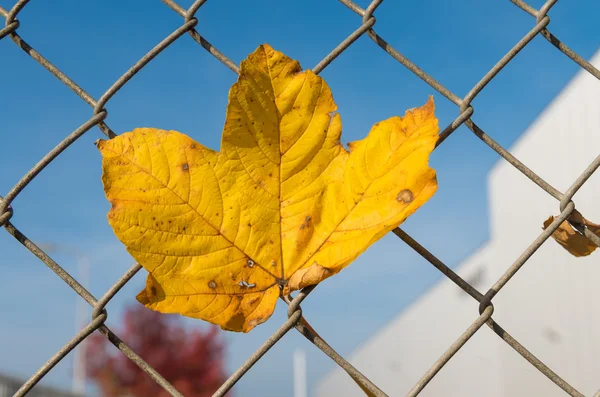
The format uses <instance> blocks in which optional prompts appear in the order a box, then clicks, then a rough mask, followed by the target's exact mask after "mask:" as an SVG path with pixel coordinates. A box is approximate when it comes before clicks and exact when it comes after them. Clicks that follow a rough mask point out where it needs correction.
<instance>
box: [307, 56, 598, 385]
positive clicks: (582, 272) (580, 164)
mask: <svg viewBox="0 0 600 397" xmlns="http://www.w3.org/2000/svg"><path fill="white" fill-rule="evenodd" d="M592 63H594V64H595V65H600V53H598V54H597V55H596V56H595V57H594V58H593V60H592ZM599 94H600V83H599V82H598V81H597V80H596V79H594V78H593V77H592V76H590V75H589V74H588V73H587V72H580V73H579V74H578V75H577V76H576V77H575V78H574V79H573V81H571V83H570V84H569V85H568V86H567V88H565V90H563V92H562V93H561V94H560V95H558V96H557V98H555V100H554V101H553V102H552V103H551V104H550V105H549V106H548V107H547V109H545V110H544V112H543V113H542V114H541V115H540V116H539V117H538V119H537V120H536V121H535V122H534V123H533V124H532V125H531V127H530V128H528V130H527V131H526V133H525V134H524V135H523V136H522V137H521V139H520V140H519V141H518V142H517V143H516V144H515V145H514V147H513V148H511V153H513V154H515V155H516V157H517V158H519V159H520V160H521V161H522V162H523V163H524V164H526V165H527V166H528V167H530V168H531V169H532V170H533V171H534V172H536V173H537V174H538V175H540V176H541V177H542V178H544V179H545V180H546V181H548V182H549V183H550V184H552V185H553V186H554V187H555V188H557V189H558V190H560V191H563V192H564V191H566V190H567V189H568V187H569V186H570V184H571V183H573V182H574V181H575V179H577V177H578V176H579V175H580V174H581V172H583V170H584V169H585V168H586V167H587V166H588V164H589V163H590V162H591V161H593V159H594V158H595V157H596V156H597V155H598V154H600V111H599V109H600V95H599ZM489 198H490V217H491V218H490V228H491V231H490V236H491V240H490V242H489V243H488V244H487V245H486V246H485V247H483V248H482V249H480V250H478V251H477V252H476V253H474V254H473V255H472V256H471V257H470V258H469V259H468V260H466V261H465V262H464V263H463V264H462V265H460V266H459V268H458V271H457V272H458V273H459V274H460V275H461V276H463V277H465V278H466V279H467V280H469V279H472V280H476V281H477V283H478V286H477V288H478V289H479V290H480V291H485V290H487V289H488V288H489V287H491V286H492V285H493V283H494V282H495V281H496V280H497V279H498V278H499V277H500V276H501V275H502V274H503V273H504V272H505V271H506V270H507V269H508V268H509V267H510V265H511V264H512V263H513V262H514V261H515V260H516V259H517V258H518V257H519V255H521V253H522V252H523V251H524V250H525V249H526V248H527V247H528V246H529V244H530V243H531V242H532V241H533V240H534V239H535V238H536V237H537V236H538V235H539V234H540V233H541V232H542V223H543V221H544V220H545V219H546V218H548V216H550V215H557V214H558V213H559V203H558V201H557V200H555V199H554V198H552V197H551V196H549V195H548V194H547V193H546V192H544V191H543V190H542V189H541V188H539V187H538V186H537V185H535V184H533V183H532V182H531V181H530V180H529V179H528V178H526V177H525V176H524V175H522V174H521V173H520V172H519V171H518V170H516V169H515V168H514V167H512V166H510V165H509V164H507V163H506V162H504V161H501V162H499V164H498V166H496V167H495V168H494V169H493V170H492V172H491V173H490V176H489ZM599 199H600V172H599V173H598V174H595V175H593V176H592V178H591V179H590V180H589V182H588V183H587V184H586V185H584V187H583V188H582V189H581V190H580V192H578V194H577V195H576V196H575V198H574V201H575V203H576V206H577V208H578V209H579V210H580V211H581V212H582V213H583V214H584V215H585V216H586V217H588V219H590V220H592V221H594V220H596V221H597V222H598V223H600V206H599V205H597V202H598V200H599ZM598 255H600V254H598V253H596V254H595V255H591V256H589V257H587V258H574V257H572V256H571V255H570V254H569V253H567V252H566V251H565V250H564V249H563V248H562V247H560V246H559V245H558V244H556V243H555V242H554V241H548V242H547V243H546V244H544V245H543V246H542V248H541V249H540V250H539V251H538V252H536V253H535V254H534V255H533V256H532V257H531V259H530V260H529V261H528V262H527V263H526V265H525V266H524V267H523V268H521V269H520V270H519V272H518V273H517V274H516V275H515V276H514V278H513V279H512V280H511V281H510V282H509V283H508V284H507V285H506V287H504V289H503V290H502V291H501V292H500V293H499V294H498V295H497V297H496V298H495V299H494V305H495V308H496V311H495V314H494V319H495V320H496V321H497V322H498V323H499V324H500V325H502V326H503V327H504V328H505V329H506V331H507V332H509V333H510V334H511V335H512V336H513V337H515V338H516V339H517V340H518V341H520V342H521V343H522V344H523V345H524V346H525V347H526V348H527V349H529V350H530V351H531V352H532V353H534V354H535V355H537V357H539V358H540V359H542V360H543V361H544V362H545V363H546V364H547V365H548V366H549V367H550V368H552V369H553V370H555V371H556V372H557V373H558V374H559V375H560V376H562V377H563V378H564V379H565V380H566V381H567V382H569V383H570V384H571V385H573V386H574V387H576V388H577V389H578V390H579V391H580V392H582V393H583V394H585V395H593V394H594V393H595V392H597V391H598V390H599V389H600V383H599V380H600V359H599V357H600V320H599V316H598V314H599V313H600V299H598V298H597V291H598V285H599V284H600V256H598ZM476 317H477V303H476V302H475V301H474V300H473V299H471V298H470V297H468V295H466V294H465V293H464V292H461V291H460V289H459V288H458V287H456V286H455V285H454V284H453V283H452V282H451V281H450V280H448V279H445V278H443V279H441V281H440V282H439V283H438V284H437V285H436V286H434V287H433V288H432V289H431V290H430V291H429V292H427V293H426V294H425V295H424V296H422V297H421V298H419V299H418V300H417V301H416V302H415V303H414V304H413V305H411V306H410V307H409V308H408V309H407V310H405V311H404V312H403V313H401V314H400V316H399V317H397V318H396V319H394V320H393V321H392V322H391V323H390V324H389V325H388V326H386V327H384V328H383V329H382V330H381V331H380V332H379V333H378V334H377V335H376V336H374V337H373V338H372V339H371V340H369V341H368V342H367V343H365V344H364V345H363V346H362V347H360V348H359V349H358V350H357V352H356V353H355V354H353V355H351V356H350V361H351V362H352V363H353V364H354V365H356V367H357V368H358V369H359V370H361V371H362V372H364V373H365V374H366V375H367V376H368V377H369V378H370V379H371V380H373V381H374V382H375V383H376V384H377V385H379V386H380V387H381V388H382V389H383V390H384V391H385V392H386V393H387V394H388V395H393V396H396V395H405V394H406V393H407V392H408V391H409V390H410V388H411V387H413V385H414V384H415V383H416V382H417V381H418V380H419V379H420V377H421V376H422V375H423V374H424V373H425V372H426V371H427V370H428V369H429V367H430V366H431V365H432V364H433V363H434V362H435V360H437V358H439V357H440V356H441V355H442V354H443V353H444V351H445V350H446V349H448V347H450V345H451V344H452V343H453V342H454V341H455V340H456V339H457V338H458V337H459V336H460V334H461V333H462V332H463V331H464V330H466V329H467V327H468V326H469V325H470V324H471V323H472V322H473V321H474V320H475V319H476ZM317 395H318V396H320V397H328V396H334V395H343V396H363V395H364V394H363V393H362V392H361V391H360V389H359V388H358V387H357V386H356V385H355V384H354V383H353V381H352V380H351V379H350V378H349V377H348V376H347V375H346V374H345V373H344V372H343V371H342V370H340V369H337V368H336V369H335V370H334V371H332V373H331V374H330V375H328V376H327V377H326V378H325V379H324V380H323V381H322V382H321V383H320V384H319V385H318V388H317ZM421 395H423V396H461V397H469V396H473V397H474V396H481V395H485V396H511V397H512V396H533V395H535V396H538V395H540V396H541V395H543V396H563V395H564V392H563V391H562V390H560V389H559V388H558V387H557V386H555V385H554V384H553V383H552V382H551V381H550V380H548V379H547V378H546V377H545V376H544V375H542V374H541V373H540V372H539V371H537V370H536V369H535V368H534V367H533V366H531V365H530V364H529V363H528V362H526V361H525V360H524V359H523V358H522V357H521V356H520V355H519V354H518V353H517V352H515V351H514V350H513V349H512V348H511V347H510V346H509V345H507V344H506V343H505V342H503V341H502V340H501V339H500V338H499V337H498V336H497V335H496V334H495V333H493V332H492V331H491V330H490V329H488V328H487V326H485V325H484V327H483V329H482V330H481V331H479V332H477V333H476V334H475V336H474V337H473V338H472V339H471V340H470V341H468V342H467V344H466V345H465V346H464V347H463V348H462V349H461V350H460V351H459V352H458V353H457V354H456V356H455V357H454V358H453V359H452V360H451V361H450V362H449V363H448V364H447V365H446V366H445V367H444V368H443V369H442V370H441V371H440V373H439V374H438V375H437V376H436V377H435V378H434V379H433V380H432V381H431V382H430V384H429V385H427V387H426V388H425V389H424V391H423V393H422V394H421Z"/></svg>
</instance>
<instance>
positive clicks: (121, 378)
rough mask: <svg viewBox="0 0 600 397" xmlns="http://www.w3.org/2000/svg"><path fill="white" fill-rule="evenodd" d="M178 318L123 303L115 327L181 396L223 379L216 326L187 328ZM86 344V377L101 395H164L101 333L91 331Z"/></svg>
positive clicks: (203, 392) (203, 393)
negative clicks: (121, 323)
mask: <svg viewBox="0 0 600 397" xmlns="http://www.w3.org/2000/svg"><path fill="white" fill-rule="evenodd" d="M179 319H180V317H179V316H176V315H167V314H161V313H157V312H154V311H152V310H149V309H147V308H145V307H143V306H141V305H134V306H131V307H129V308H127V309H126V311H125V314H124V316H123V320H124V327H123V329H122V330H119V331H115V333H116V334H117V335H118V336H119V337H120V338H121V339H122V340H123V341H124V342H125V343H127V345H129V346H130V347H131V348H132V349H133V350H134V351H135V352H136V353H137V354H139V355H140V357H142V358H143V359H144V360H145V361H146V362H147V363H148V364H150V365H151V366H152V367H153V368H154V369H156V371H158V373H159V374H161V375H162V376H163V377H164V378H165V379H166V380H168V381H169V382H170V383H171V384H172V385H173V386H175V388H176V389H177V390H179V392H181V393H182V394H183V395H184V396H185V397H208V396H211V395H212V394H213V393H214V392H215V391H216V390H217V389H218V388H219V386H220V385H221V384H222V383H223V381H224V380H225V371H224V354H223V352H224V345H223V342H222V341H221V338H220V337H219V334H218V329H217V328H216V327H211V328H210V329H208V330H206V331H197V330H196V331H189V330H186V329H184V328H183V326H182V325H181V324H180V322H179V321H178V320H179ZM87 346H88V347H87V361H88V365H87V367H88V371H87V372H88V377H89V378H90V379H91V380H92V381H93V382H95V383H96V384H97V385H98V387H99V388H100V390H101V391H102V394H103V395H104V396H106V397H123V396H130V397H163V396H164V397H168V396H169V394H168V393H167V392H165V391H164V390H163V389H162V387H160V386H159V385H158V384H157V383H156V382H155V381H154V380H152V378H150V377H149V376H148V375H147V374H146V373H144V371H142V370H141V369H140V368H139V367H138V366H137V365H136V364H135V363H133V362H132V361H131V360H129V358H127V357H126V356H125V355H124V354H122V353H121V352H120V351H118V350H117V349H116V348H115V347H114V346H113V345H112V344H111V343H110V342H109V341H108V340H107V339H106V338H105V337H104V336H103V335H100V334H98V333H96V334H94V335H92V336H91V337H90V338H89V340H88V344H87Z"/></svg>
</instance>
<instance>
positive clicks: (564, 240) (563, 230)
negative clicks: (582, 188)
mask: <svg viewBox="0 0 600 397" xmlns="http://www.w3.org/2000/svg"><path fill="white" fill-rule="evenodd" d="M570 219H571V221H573V222H576V223H578V224H580V225H582V226H585V227H587V228H588V229H590V231H591V232H592V233H594V234H596V235H598V236H600V225H597V224H595V223H593V222H590V221H588V220H587V219H585V218H584V217H583V215H581V213H580V212H579V211H577V210H574V211H573V213H572V214H571V217H570ZM553 221H554V217H553V216H551V217H549V218H548V219H546V220H545V221H544V227H543V229H544V230H545V229H546V228H548V226H550V224H551V223H552V222H553ZM552 238H554V240H555V241H556V242H557V243H559V244H560V245H561V246H562V247H563V248H564V249H566V250H567V251H569V253H571V255H573V256H577V257H580V256H588V255H589V254H591V253H592V252H594V251H595V250H596V248H598V246H597V245H596V244H594V243H593V242H591V241H590V240H589V239H588V238H587V237H585V236H584V235H582V234H580V233H579V232H578V231H576V230H575V229H573V227H572V226H571V225H570V224H569V222H567V221H564V222H563V223H561V224H560V226H558V229H556V230H555V231H554V233H552Z"/></svg>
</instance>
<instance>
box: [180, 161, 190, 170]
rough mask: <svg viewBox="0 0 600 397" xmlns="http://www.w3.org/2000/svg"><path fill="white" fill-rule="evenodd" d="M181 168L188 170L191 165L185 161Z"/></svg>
mask: <svg viewBox="0 0 600 397" xmlns="http://www.w3.org/2000/svg"><path fill="white" fill-rule="evenodd" d="M181 168H182V169H183V170H184V171H187V170H189V169H190V166H189V165H188V163H183V165H182V166H181Z"/></svg>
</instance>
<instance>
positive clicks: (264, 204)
mask: <svg viewBox="0 0 600 397" xmlns="http://www.w3.org/2000/svg"><path fill="white" fill-rule="evenodd" d="M336 110H337V107H336V105H335V102H334V101H333V97H332V95H331V91H330V90H329V87H328V86H327V84H326V83H325V81H324V80H323V79H322V78H321V77H319V76H317V75H315V74H314V73H313V72H311V71H302V70H301V68H300V65H299V63H298V62H297V61H294V60H292V59H290V58H288V57H287V56H285V55H284V54H282V53H280V52H277V51H275V50H273V49H272V48H271V47H270V46H268V45H262V46H260V47H259V48H258V49H257V50H256V51H255V52H254V53H252V54H250V55H249V56H248V58H247V59H246V60H244V61H243V62H242V65H241V70H240V75H239V78H238V81H237V82H236V83H235V84H233V86H232V87H231V90H230V92H229V103H228V105H227V115H226V121H225V127H224V129H223V137H222V142H221V151H220V152H215V151H213V150H211V149H208V148H206V147H204V146H202V145H201V144H199V143H197V142H195V141H194V140H192V139H191V138H189V137H188V136H186V135H183V134H181V133H179V132H175V131H164V130H159V129H153V128H139V129H135V130H133V131H132V132H128V133H125V134H123V135H121V136H118V137H116V138H114V139H111V140H107V141H104V140H100V141H98V148H99V149H100V152H101V154H102V157H103V160H102V164H103V176H102V181H103V184H104V190H105V193H106V197H107V198H108V200H109V201H110V202H111V204H112V208H111V210H110V211H109V214H108V219H109V223H110V225H111V226H112V228H113V230H114V232H115V234H116V235H117V237H118V238H119V239H120V240H121V242H123V243H124V244H125V246H126V247H127V250H128V251H129V253H131V255H132V256H133V257H134V258H135V259H136V260H137V261H138V262H139V263H140V264H141V265H142V266H143V267H144V268H145V269H146V270H147V271H148V272H149V275H148V278H147V283H146V288H145V289H144V290H143V291H142V292H141V293H140V294H139V295H138V297H137V298H138V300H139V301H140V302H141V303H143V304H144V305H146V306H147V307H149V308H151V309H153V310H156V311H160V312H164V313H181V314H183V315H185V316H190V317H197V318H201V319H204V320H206V321H209V322H211V323H214V324H218V325H220V326H221V327H222V328H223V329H227V330H233V331H244V332H248V331H249V330H251V329H252V328H253V327H255V326H256V325H257V324H260V323H262V322H264V321H266V320H267V319H268V318H269V317H270V316H271V314H272V312H273V310H274V307H275V304H276V301H277V298H278V297H279V296H280V294H286V295H287V294H289V293H290V292H292V291H295V290H298V289H301V288H303V287H306V286H309V285H313V284H317V283H319V282H320V281H322V280H324V279H326V278H327V277H330V276H332V275H334V274H336V273H338V272H339V271H340V270H342V269H343V268H344V267H345V266H347V265H348V264H349V263H350V262H352V261H353V260H354V259H355V258H356V257H357V256H358V255H359V254H360V253H362V252H363V251H365V250H366V249H367V248H368V247H369V246H370V245H371V244H373V243H374V242H375V241H377V240H378V239H379V238H381V237H382V236H383V235H384V234H385V233H387V232H388V231H390V230H392V229H393V228H395V227H396V226H398V225H399V224H400V223H402V222H403V221H404V220H405V219H406V218H407V217H408V216H409V215H411V214H412V213H413V212H415V210H417V208H419V207H420V206H421V205H422V204H423V203H425V202H426V201H427V200H428V199H429V198H430V197H431V196H432V195H433V194H434V193H435V191H436V189H437V182H436V176H435V171H434V170H433V169H431V168H430V167H429V166H428V158H429V154H430V153H431V151H432V150H433V148H434V146H435V143H436V141H437V139H438V131H439V129H438V122H437V119H436V117H435V115H434V104H433V99H432V98H430V99H429V101H428V102H427V103H426V104H425V105H424V106H423V107H421V108H416V109H413V110H410V111H407V112H406V115H405V116H404V117H403V118H400V117H392V118H390V119H387V120H385V121H382V122H380V123H377V124H375V125H374V126H373V128H372V129H371V131H370V132H369V134H368V136H367V137H366V138H365V139H363V140H361V141H356V142H352V143H350V144H349V145H348V147H349V149H350V151H348V150H346V149H345V148H344V147H343V146H342V145H341V144H340V135H341V129H342V124H341V120H340V116H339V114H337V113H336ZM374 271H375V269H374Z"/></svg>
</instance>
